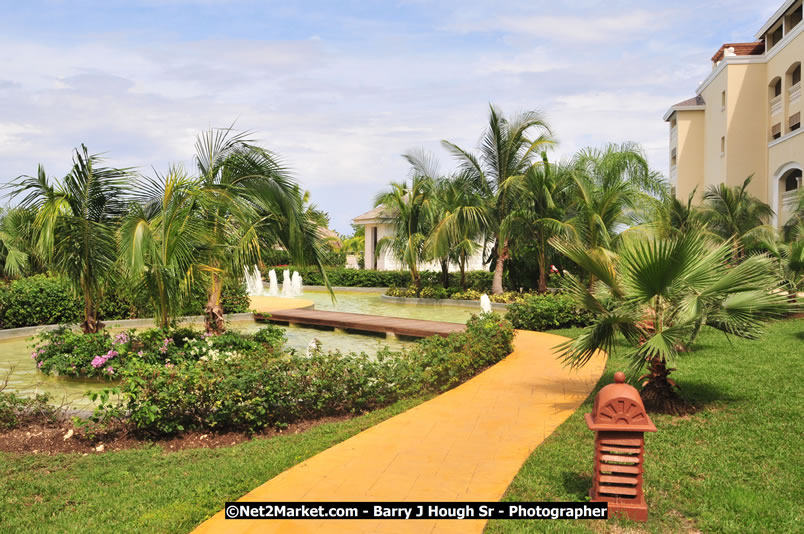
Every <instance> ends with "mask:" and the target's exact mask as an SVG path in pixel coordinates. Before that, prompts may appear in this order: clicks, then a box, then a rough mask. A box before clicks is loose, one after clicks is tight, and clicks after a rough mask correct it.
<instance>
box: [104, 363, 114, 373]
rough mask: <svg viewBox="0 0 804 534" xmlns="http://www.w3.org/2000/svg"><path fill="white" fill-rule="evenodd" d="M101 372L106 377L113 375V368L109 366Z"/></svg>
mask: <svg viewBox="0 0 804 534" xmlns="http://www.w3.org/2000/svg"><path fill="white" fill-rule="evenodd" d="M103 371H104V372H105V373H106V374H108V375H113V374H114V368H113V367H112V366H111V365H110V366H109V367H107V368H106V369H104V370H103Z"/></svg>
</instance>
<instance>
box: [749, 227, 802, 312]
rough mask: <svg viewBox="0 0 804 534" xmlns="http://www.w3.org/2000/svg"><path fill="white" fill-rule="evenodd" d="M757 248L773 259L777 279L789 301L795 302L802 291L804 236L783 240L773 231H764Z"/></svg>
mask: <svg viewBox="0 0 804 534" xmlns="http://www.w3.org/2000/svg"><path fill="white" fill-rule="evenodd" d="M759 248H760V250H762V251H763V252H764V253H767V254H769V255H770V256H771V257H772V258H773V259H774V267H775V269H776V277H777V280H779V281H780V286H781V287H782V288H783V289H784V290H786V291H787V293H788V296H789V300H790V302H796V299H797V295H798V293H800V292H802V291H804V238H801V239H798V240H796V241H792V242H785V241H783V240H781V239H779V238H778V233H777V232H775V231H768V232H766V233H765V234H764V235H763V237H761V238H760V240H759Z"/></svg>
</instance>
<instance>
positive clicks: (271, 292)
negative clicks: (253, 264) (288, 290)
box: [268, 269, 279, 297]
mask: <svg viewBox="0 0 804 534" xmlns="http://www.w3.org/2000/svg"><path fill="white" fill-rule="evenodd" d="M268 296H269V297H278V296H279V284H277V282H276V271H275V270H273V269H271V270H270V271H268Z"/></svg>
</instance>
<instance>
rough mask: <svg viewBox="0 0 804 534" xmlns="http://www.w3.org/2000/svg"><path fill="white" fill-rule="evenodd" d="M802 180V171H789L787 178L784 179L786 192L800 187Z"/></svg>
mask: <svg viewBox="0 0 804 534" xmlns="http://www.w3.org/2000/svg"><path fill="white" fill-rule="evenodd" d="M800 182H801V171H800V170H799V169H796V170H793V171H790V172H789V173H787V178H785V180H784V192H785V193H789V192H790V191H795V190H796V189H798V186H799V183H800Z"/></svg>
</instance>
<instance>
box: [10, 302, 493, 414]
mask: <svg viewBox="0 0 804 534" xmlns="http://www.w3.org/2000/svg"><path fill="white" fill-rule="evenodd" d="M303 298H305V299H308V300H313V301H314V302H315V307H316V309H319V310H337V311H342V312H350V313H367V314H372V315H386V316H392V317H408V318H413V319H427V320H431V321H449V322H457V323H464V322H466V320H467V319H469V317H470V316H471V315H472V313H477V312H478V311H479V309H480V308H479V306H478V308H477V309H468V308H457V307H449V306H414V305H404V304H393V303H387V302H383V301H382V300H381V299H380V294H379V293H338V294H337V295H336V298H337V301H336V303H335V304H334V305H333V304H332V301H331V300H330V297H329V294H328V293H324V292H312V291H306V292H305V294H304V297H303ZM230 326H231V328H233V329H236V330H240V331H242V332H246V333H249V332H255V331H256V330H258V329H259V328H261V327H262V326H263V325H261V324H258V323H255V322H253V321H237V322H232V323H231V324H230ZM110 330H112V329H110ZM284 330H285V334H286V335H287V337H288V343H287V344H288V346H289V347H290V348H292V349H295V350H296V351H297V353H299V354H302V355H303V354H305V353H306V350H307V347H308V345H309V344H310V342H311V341H312V340H313V339H314V338H315V339H318V340H319V341H320V342H321V348H322V350H324V351H334V350H340V351H341V352H343V353H348V352H365V353H367V354H370V355H371V354H376V352H377V351H378V350H379V349H381V348H382V347H385V346H387V347H388V348H390V349H391V350H399V349H401V348H403V347H405V346H410V344H411V342H410V341H401V340H394V339H392V340H386V339H385V337H384V336H377V335H362V334H354V335H352V334H343V333H336V332H334V331H332V330H318V329H313V328H284ZM32 343H33V342H32V340H31V339H30V338H15V339H9V340H4V341H0V383H2V381H3V380H4V379H5V377H6V375H8V386H7V388H6V391H14V392H17V393H20V394H23V395H26V396H30V395H34V394H35V393H36V392H40V393H41V392H47V393H50V394H51V395H52V396H53V399H54V402H56V403H58V404H60V403H62V402H66V403H71V404H72V406H73V407H75V408H87V407H90V406H91V405H92V403H91V402H90V401H89V400H88V399H86V398H85V397H84V392H86V391H88V390H89V391H100V390H102V389H104V388H107V387H112V386H113V385H114V383H113V382H101V381H97V380H79V379H74V378H58V377H51V376H46V375H43V374H42V373H39V372H37V370H36V364H35V363H34V360H32V359H31V350H32V349H31V344H32Z"/></svg>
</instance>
